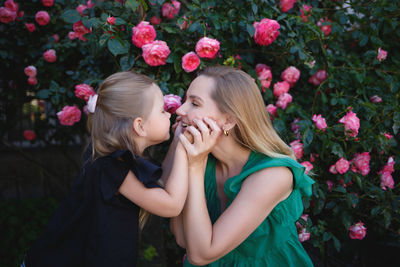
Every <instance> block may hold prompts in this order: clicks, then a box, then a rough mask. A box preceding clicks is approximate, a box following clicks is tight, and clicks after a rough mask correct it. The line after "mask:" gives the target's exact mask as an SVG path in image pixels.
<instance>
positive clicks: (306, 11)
mask: <svg viewBox="0 0 400 267" xmlns="http://www.w3.org/2000/svg"><path fill="white" fill-rule="evenodd" d="M311 10H312V6H309V5H303V7H302V8H301V9H300V17H301V20H302V21H303V22H307V21H308V18H309V17H310V16H311Z"/></svg>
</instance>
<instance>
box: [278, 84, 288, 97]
mask: <svg viewBox="0 0 400 267" xmlns="http://www.w3.org/2000/svg"><path fill="white" fill-rule="evenodd" d="M289 89H290V84H289V83H288V82H286V81H283V82H277V83H275V84H274V96H276V97H279V96H280V95H282V94H285V93H287V92H289Z"/></svg>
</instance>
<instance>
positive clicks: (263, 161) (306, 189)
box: [224, 151, 314, 199]
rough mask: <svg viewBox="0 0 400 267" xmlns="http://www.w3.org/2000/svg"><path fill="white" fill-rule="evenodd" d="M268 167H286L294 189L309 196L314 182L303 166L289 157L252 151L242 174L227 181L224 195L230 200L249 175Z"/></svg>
mask: <svg viewBox="0 0 400 267" xmlns="http://www.w3.org/2000/svg"><path fill="white" fill-rule="evenodd" d="M270 167H288V168H289V169H290V170H291V171H292V173H293V177H294V189H298V190H299V191H300V192H301V194H302V195H303V196H311V194H312V185H313V184H314V180H312V179H311V178H310V177H309V176H308V175H306V174H305V169H306V168H305V167H304V166H303V165H301V164H300V163H298V162H297V161H295V160H293V159H291V158H289V157H284V158H271V157H268V156H266V155H264V154H261V153H257V152H254V151H252V152H251V153H250V157H249V160H248V162H247V163H246V165H245V166H244V167H243V170H242V172H241V173H240V174H239V175H237V176H234V177H232V178H230V179H228V180H227V182H226V183H225V188H224V190H225V194H226V195H227V196H228V197H229V198H231V199H232V198H233V197H234V196H235V195H236V194H237V193H238V192H239V191H240V188H241V186H242V183H243V181H244V180H245V179H246V178H247V177H248V176H249V175H251V174H252V173H254V172H257V171H259V170H262V169H265V168H270Z"/></svg>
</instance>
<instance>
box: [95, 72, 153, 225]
mask: <svg viewBox="0 0 400 267" xmlns="http://www.w3.org/2000/svg"><path fill="white" fill-rule="evenodd" d="M153 84H154V81H153V80H152V79H151V78H149V77H147V76H145V75H142V74H138V73H135V72H132V71H126V72H118V73H115V74H113V75H111V76H109V77H108V78H106V79H105V80H104V81H103V82H102V83H101V85H100V87H99V89H98V92H97V94H98V99H97V104H96V109H95V112H94V113H90V114H89V117H88V122H87V126H88V130H89V133H90V135H91V141H92V161H94V160H95V159H96V158H99V157H103V156H106V155H108V154H110V153H112V152H114V151H116V150H129V151H131V152H132V154H133V155H136V154H137V152H138V151H137V147H136V145H135V142H134V139H133V136H132V123H133V121H134V120H135V118H137V117H142V118H147V115H148V114H149V113H150V110H151V108H152V106H153V103H152V101H153V100H152V97H151V93H152V90H149V88H150V87H151V86H152V85H153ZM147 217H148V213H147V212H145V211H144V210H142V209H141V210H140V216H139V226H140V229H142V228H143V227H144V224H145V222H146V219H147Z"/></svg>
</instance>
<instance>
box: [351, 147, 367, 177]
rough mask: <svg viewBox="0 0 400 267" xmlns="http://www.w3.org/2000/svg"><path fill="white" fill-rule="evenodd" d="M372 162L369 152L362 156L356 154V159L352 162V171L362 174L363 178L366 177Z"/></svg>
mask: <svg viewBox="0 0 400 267" xmlns="http://www.w3.org/2000/svg"><path fill="white" fill-rule="evenodd" d="M370 160H371V156H370V155H369V152H363V153H361V154H359V153H356V154H354V158H353V159H352V160H351V164H352V169H351V170H352V171H353V172H360V173H361V174H362V175H363V176H366V175H367V174H368V173H369V161H370Z"/></svg>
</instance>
